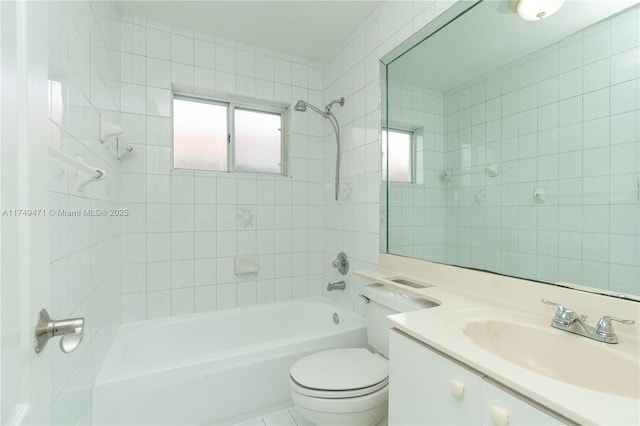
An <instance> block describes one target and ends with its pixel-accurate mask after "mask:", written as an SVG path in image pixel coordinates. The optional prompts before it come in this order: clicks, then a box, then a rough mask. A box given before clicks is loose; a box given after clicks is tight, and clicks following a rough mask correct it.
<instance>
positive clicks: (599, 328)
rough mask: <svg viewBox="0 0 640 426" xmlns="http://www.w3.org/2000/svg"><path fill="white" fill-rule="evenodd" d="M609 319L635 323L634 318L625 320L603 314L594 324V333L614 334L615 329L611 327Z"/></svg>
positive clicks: (629, 323) (623, 322)
mask: <svg viewBox="0 0 640 426" xmlns="http://www.w3.org/2000/svg"><path fill="white" fill-rule="evenodd" d="M611 321H617V322H620V323H622V324H627V325H633V324H635V323H636V322H635V321H634V320H626V319H622V318H616V317H610V316H608V315H605V316H603V317H602V318H601V319H600V321H598V325H596V333H597V334H601V335H604V336H615V331H614V329H613V324H611Z"/></svg>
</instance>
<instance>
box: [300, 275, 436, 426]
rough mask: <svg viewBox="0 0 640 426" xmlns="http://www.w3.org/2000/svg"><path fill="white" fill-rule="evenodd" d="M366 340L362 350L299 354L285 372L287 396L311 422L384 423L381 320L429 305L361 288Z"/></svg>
mask: <svg viewBox="0 0 640 426" xmlns="http://www.w3.org/2000/svg"><path fill="white" fill-rule="evenodd" d="M363 296H364V299H365V301H366V305H365V306H366V310H365V317H366V324H367V341H368V343H369V345H370V346H371V347H372V348H373V349H374V351H375V352H370V351H369V350H367V349H363V348H340V349H330V350H326V351H322V352H317V353H315V354H311V355H309V356H307V357H305V358H302V359H301V360H299V361H298V362H296V363H295V364H293V366H292V367H291V369H290V370H289V383H290V386H291V399H292V400H293V403H294V405H295V407H296V409H297V410H298V412H299V414H300V415H301V416H302V417H304V418H306V419H307V420H309V421H310V422H312V423H314V424H316V425H379V424H386V419H387V400H388V396H389V367H388V356H389V326H388V325H387V324H386V321H385V318H386V317H387V316H388V315H392V314H396V313H399V312H409V311H415V310H418V309H425V308H429V307H433V306H435V304H434V303H432V302H430V301H428V300H424V299H418V298H415V297H412V296H409V295H406V294H404V293H401V292H400V291H398V290H394V289H390V288H388V287H385V286H383V285H380V284H372V285H368V286H366V287H365V288H364V291H363Z"/></svg>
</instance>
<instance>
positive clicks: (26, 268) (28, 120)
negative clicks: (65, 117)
mask: <svg viewBox="0 0 640 426" xmlns="http://www.w3.org/2000/svg"><path fill="white" fill-rule="evenodd" d="M0 55H1V58H2V63H1V73H0V97H1V108H0V119H1V121H0V210H1V212H0V214H1V216H0V337H1V341H0V349H1V350H0V401H1V406H0V424H3V425H6V424H50V423H51V402H52V401H51V399H52V398H51V395H52V356H51V355H52V348H55V346H54V345H50V347H47V348H46V349H45V350H44V351H43V352H42V353H40V354H36V353H35V351H34V349H33V330H34V326H35V322H36V318H37V314H38V311H39V310H40V309H41V308H47V307H49V301H50V292H49V225H48V218H47V217H46V216H45V215H44V214H46V213H41V212H39V210H40V209H42V210H45V211H46V208H47V204H48V193H47V186H48V183H47V174H46V170H47V141H48V131H47V100H48V96H47V5H46V3H45V2H27V1H18V2H14V1H0ZM21 209H22V211H21ZM30 209H31V210H30ZM30 214H31V215H30Z"/></svg>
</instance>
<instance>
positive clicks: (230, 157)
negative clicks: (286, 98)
mask: <svg viewBox="0 0 640 426" xmlns="http://www.w3.org/2000/svg"><path fill="white" fill-rule="evenodd" d="M176 99H178V100H182V101H190V102H199V103H205V104H212V105H219V106H224V107H226V108H227V170H209V169H189V168H184V167H176V166H175V140H174V135H175V133H174V129H173V128H174V123H175V121H174V117H175V116H174V113H173V104H174V100H176ZM236 109H240V110H245V111H251V112H258V113H264V114H273V115H279V116H280V172H279V173H269V172H255V171H252V172H245V171H237V170H236V164H235V159H236V156H235V148H236V144H235V111H236ZM287 129H288V120H287V108H285V107H278V106H274V105H267V104H265V103H260V102H259V101H256V102H255V103H251V102H236V101H233V100H229V99H223V98H212V97H205V96H198V95H193V94H185V93H181V92H173V93H172V97H171V168H172V170H177V171H186V172H209V173H242V174H257V175H265V176H287V172H288V170H287V161H286V159H287Z"/></svg>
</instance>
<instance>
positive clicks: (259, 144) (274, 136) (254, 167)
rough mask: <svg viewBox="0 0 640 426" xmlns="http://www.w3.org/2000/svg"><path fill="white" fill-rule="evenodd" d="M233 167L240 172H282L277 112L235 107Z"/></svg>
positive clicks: (280, 125) (279, 127) (280, 129)
mask: <svg viewBox="0 0 640 426" xmlns="http://www.w3.org/2000/svg"><path fill="white" fill-rule="evenodd" d="M234 122H235V160H236V161H235V162H236V164H235V166H236V171H239V172H258V173H281V172H282V118H281V116H280V114H272V113H267V112H261V111H251V110H245V109H236V110H235V121H234Z"/></svg>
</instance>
